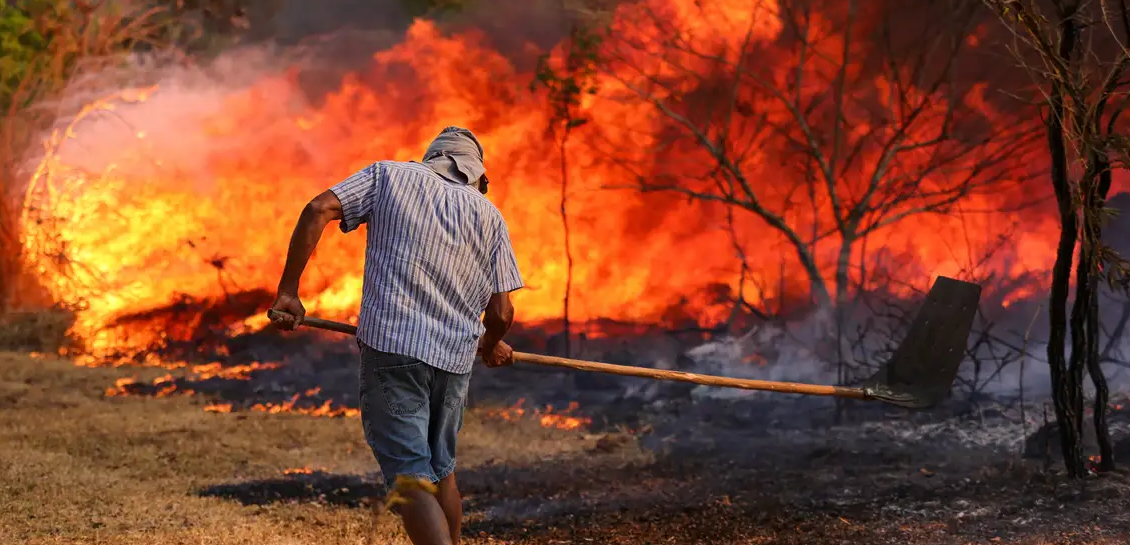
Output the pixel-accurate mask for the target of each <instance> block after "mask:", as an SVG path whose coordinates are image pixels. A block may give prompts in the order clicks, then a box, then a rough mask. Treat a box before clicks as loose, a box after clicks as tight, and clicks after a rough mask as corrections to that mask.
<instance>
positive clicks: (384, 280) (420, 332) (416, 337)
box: [330, 161, 523, 374]
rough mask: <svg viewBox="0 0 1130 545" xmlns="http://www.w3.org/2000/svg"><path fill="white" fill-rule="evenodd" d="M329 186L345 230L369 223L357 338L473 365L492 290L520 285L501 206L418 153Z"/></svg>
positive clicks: (452, 365) (451, 368)
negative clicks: (433, 166) (416, 156)
mask: <svg viewBox="0 0 1130 545" xmlns="http://www.w3.org/2000/svg"><path fill="white" fill-rule="evenodd" d="M330 191H333V193H334V194H335V195H337V198H338V200H339V201H341V209H342V214H343V217H342V220H341V224H340V226H341V230H342V232H345V233H348V232H350V231H353V230H354V229H356V228H357V227H358V226H359V225H361V224H362V223H365V224H367V225H368V229H367V230H368V235H367V236H368V239H367V243H366V251H365V279H364V282H363V287H362V289H361V292H362V293H361V315H360V317H359V320H358V324H357V338H358V340H360V341H361V342H363V343H365V344H367V345H369V346H370V347H372V348H374V349H376V350H379V351H381V352H390V353H394V354H401V355H405V356H411V357H413V358H416V359H419V360H421V361H423V362H425V363H427V364H428V365H431V366H433V367H436V368H438V369H442V370H444V371H448V372H451V373H457V374H464V373H469V372H471V367H472V365H473V364H474V360H475V354H476V352H477V349H478V342H479V338H480V337H481V336H482V335H483V333H484V331H485V328H484V327H483V324H482V314H483V311H484V310H485V309H486V306H487V302H488V301H489V300H490V297H491V295H492V294H495V293H505V292H511V291H514V290H517V289H519V288H521V287H522V286H523V284H522V277H521V275H520V274H519V272H518V262H517V260H516V259H515V258H514V249H513V248H512V247H511V245H510V233H509V231H508V230H507V228H506V222H505V221H504V220H503V219H502V213H501V212H499V211H498V209H497V208H495V206H494V204H492V203H491V202H490V201H489V200H487V198H486V197H484V196H483V195H482V194H481V193H479V191H478V189H476V188H475V187H473V186H470V185H462V184H456V183H452V182H450V181H448V180H446V179H444V178H443V177H441V176H440V175H439V174H437V173H436V172H435V171H434V170H432V169H431V168H429V167H428V166H426V165H423V164H420V163H415V162H412V163H401V162H393V161H381V162H378V163H374V164H372V165H369V166H368V167H365V168H364V169H361V170H360V171H358V172H357V173H356V174H354V175H352V176H350V177H349V178H346V179H345V180H344V181H342V182H341V183H338V184H337V185H335V186H333V187H332V188H330Z"/></svg>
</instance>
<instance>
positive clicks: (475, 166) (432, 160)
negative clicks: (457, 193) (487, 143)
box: [423, 126, 487, 185]
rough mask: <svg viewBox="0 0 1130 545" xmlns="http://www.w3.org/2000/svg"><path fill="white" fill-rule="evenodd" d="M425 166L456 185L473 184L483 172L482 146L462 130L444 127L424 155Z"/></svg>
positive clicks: (469, 132)
mask: <svg viewBox="0 0 1130 545" xmlns="http://www.w3.org/2000/svg"><path fill="white" fill-rule="evenodd" d="M423 163H424V164H425V165H428V166H429V167H431V168H432V170H434V171H436V172H437V173H438V174H439V175H440V176H443V177H444V178H447V179H448V180H451V181H452V182H455V183H459V184H468V185H469V184H473V183H475V182H477V181H479V178H480V177H482V175H483V174H484V173H485V172H486V170H487V169H486V167H485V166H483V146H482V144H479V139H478V138H475V134H474V133H472V132H471V131H469V130H467V129H464V128H462V127H454V126H452V127H447V128H445V129H443V130H442V131H440V133H439V136H436V138H435V140H432V143H431V145H429V146H428V151H426V152H424V161H423Z"/></svg>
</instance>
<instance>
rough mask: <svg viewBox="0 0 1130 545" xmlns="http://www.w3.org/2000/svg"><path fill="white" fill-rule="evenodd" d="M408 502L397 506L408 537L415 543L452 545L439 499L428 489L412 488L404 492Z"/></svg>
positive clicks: (421, 544)
mask: <svg viewBox="0 0 1130 545" xmlns="http://www.w3.org/2000/svg"><path fill="white" fill-rule="evenodd" d="M404 496H405V498H407V499H408V503H403V504H400V505H397V506H396V507H395V509H396V513H397V514H398V515H400V518H401V519H402V520H403V521H404V530H405V531H406V532H408V539H411V540H412V543H414V544H415V545H452V544H453V543H454V542H453V541H452V540H451V532H450V530H448V527H447V519H446V517H445V516H444V515H445V513H444V511H443V509H442V508H440V504H439V501H437V500H436V497H435V496H433V495H432V494H431V492H428V491H427V490H420V489H418V488H416V489H412V490H411V491H408V492H406V493H405V494H404Z"/></svg>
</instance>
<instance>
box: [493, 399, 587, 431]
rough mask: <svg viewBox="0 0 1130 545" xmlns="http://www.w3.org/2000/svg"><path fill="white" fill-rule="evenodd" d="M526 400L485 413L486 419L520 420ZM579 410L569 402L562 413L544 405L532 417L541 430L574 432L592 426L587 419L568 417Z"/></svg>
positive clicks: (575, 403) (574, 402)
mask: <svg viewBox="0 0 1130 545" xmlns="http://www.w3.org/2000/svg"><path fill="white" fill-rule="evenodd" d="M525 403H526V399H525V398H520V399H518V401H517V402H515V403H514V405H512V406H510V407H507V408H504V409H494V410H490V411H487V412H486V416H487V417H488V418H500V419H502V420H507V421H511V422H516V421H518V420H521V419H522V417H524V416H525V415H526V413H527V412H529V411H527V410H526V409H525V407H523V405H525ZM579 408H580V404H578V403H577V402H576V401H570V402H569V405H568V407H566V409H565V410H564V411H561V412H556V413H555V412H554V409H553V405H546V407H545V409H534V410H533V411H532V413H531V414H532V416H534V417H536V418H537V420H538V423H539V424H541V427H543V428H557V429H561V430H575V429H579V428H582V427H585V426H588V425H589V424H592V419H591V418H587V417H579V416H570V413H572V412H574V411H576V410H577V409H579Z"/></svg>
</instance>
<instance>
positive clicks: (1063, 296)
mask: <svg viewBox="0 0 1130 545" xmlns="http://www.w3.org/2000/svg"><path fill="white" fill-rule="evenodd" d="M1059 26H1060V29H1059V30H1060V32H1059V34H1060V42H1059V51H1058V54H1059V57H1060V58H1061V59H1070V58H1071V57H1072V55H1073V53H1074V49H1075V43H1076V40H1077V39H1078V28H1077V26H1076V22H1075V20H1074V19H1073V18H1071V17H1064V18H1062V19H1061V20H1060V23H1059ZM1064 101H1065V98H1064V92H1063V84H1062V83H1059V82H1053V83H1052V88H1051V93H1050V95H1049V99H1048V102H1049V105H1050V107H1051V108H1050V109H1051V111H1050V112H1049V114H1048V120H1047V130H1048V133H1047V134H1048V151H1049V153H1050V155H1051V182H1052V188H1053V189H1054V190H1055V198H1056V203H1057V204H1058V208H1059V221H1060V232H1059V243H1058V245H1057V247H1056V258H1055V265H1054V266H1053V268H1052V285H1051V296H1050V300H1049V301H1048V319H1049V322H1050V323H1049V325H1050V331H1049V333H1048V349H1047V354H1048V366H1049V367H1050V371H1051V380H1052V400H1053V402H1054V404H1055V414H1056V422H1057V424H1058V426H1057V427H1058V428H1059V436H1060V445H1061V447H1062V449H1063V463H1064V466H1065V467H1066V468H1067V473H1068V474H1069V475H1070V476H1072V477H1082V476H1083V475H1085V474H1086V467H1085V465H1084V463H1083V445H1082V441H1081V431H1082V425H1081V424H1082V415H1081V414H1079V413H1081V412H1082V398H1083V385H1082V380H1081V378H1082V377H1081V376H1080V380H1076V378H1075V373H1074V372H1069V370H1068V368H1067V358H1066V353H1065V352H1066V346H1065V345H1066V340H1067V297H1068V293H1069V291H1070V287H1071V264H1072V260H1073V258H1074V256H1075V245H1076V241H1077V240H1078V233H1079V223H1078V216H1077V215H1076V209H1075V205H1074V202H1073V195H1072V193H1073V192H1072V188H1071V181H1070V179H1069V178H1068V176H1069V173H1068V163H1067V148H1066V144H1065V142H1064V126H1063V124H1064V119H1065V114H1066V111H1065V110H1066V108H1065V106H1064ZM1073 344H1074V343H1073ZM1073 359H1074V358H1073ZM1072 367H1076V366H1075V365H1073V366H1072ZM1080 372H1081V368H1080Z"/></svg>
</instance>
